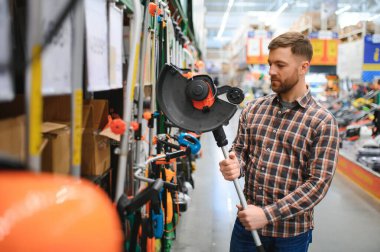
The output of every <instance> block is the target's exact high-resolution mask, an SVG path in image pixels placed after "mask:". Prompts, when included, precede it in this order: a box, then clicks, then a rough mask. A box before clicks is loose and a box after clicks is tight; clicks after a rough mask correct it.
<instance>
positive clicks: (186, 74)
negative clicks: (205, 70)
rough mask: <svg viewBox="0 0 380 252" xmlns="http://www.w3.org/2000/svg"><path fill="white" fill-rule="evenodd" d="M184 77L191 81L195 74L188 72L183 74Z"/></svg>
mask: <svg viewBox="0 0 380 252" xmlns="http://www.w3.org/2000/svg"><path fill="white" fill-rule="evenodd" d="M182 76H183V77H185V78H187V79H190V78H192V77H193V76H194V73H193V72H187V73H184V74H182Z"/></svg>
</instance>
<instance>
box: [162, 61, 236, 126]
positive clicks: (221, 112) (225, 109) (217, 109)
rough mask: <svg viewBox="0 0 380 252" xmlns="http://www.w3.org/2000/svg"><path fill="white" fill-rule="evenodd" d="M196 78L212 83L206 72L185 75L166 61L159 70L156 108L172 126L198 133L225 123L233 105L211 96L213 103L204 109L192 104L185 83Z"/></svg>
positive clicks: (232, 112)
mask: <svg viewBox="0 0 380 252" xmlns="http://www.w3.org/2000/svg"><path fill="white" fill-rule="evenodd" d="M200 79H202V80H204V81H206V82H208V83H210V84H212V86H213V81H212V79H211V78H210V77H209V76H207V75H199V76H195V77H193V78H191V79H187V78H185V77H183V76H182V71H181V69H178V68H176V67H174V66H172V65H168V64H166V65H165V66H164V68H163V69H162V71H161V73H160V76H159V79H158V83H157V85H156V93H157V102H158V105H159V106H160V109H161V110H162V112H163V113H164V114H165V116H166V117H167V118H168V119H169V120H170V121H171V122H172V123H173V124H174V125H175V126H177V127H179V128H182V129H185V130H189V131H193V132H199V133H202V132H208V131H212V130H214V129H216V128H218V127H220V126H222V125H225V124H228V121H229V120H230V119H231V118H232V116H233V115H234V114H235V112H236V110H237V107H236V105H234V104H230V103H228V102H225V101H223V100H220V99H218V97H215V103H214V104H213V106H211V107H210V108H209V110H208V111H201V110H198V109H196V108H194V107H193V104H192V101H191V99H189V98H188V97H187V95H186V87H187V85H189V84H190V83H191V82H192V81H195V80H200ZM213 92H214V93H215V92H216V91H215V90H213Z"/></svg>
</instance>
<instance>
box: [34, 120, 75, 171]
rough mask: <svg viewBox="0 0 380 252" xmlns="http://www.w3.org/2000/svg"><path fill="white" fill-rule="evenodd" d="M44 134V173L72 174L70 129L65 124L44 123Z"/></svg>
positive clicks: (42, 158) (42, 162) (42, 159)
mask: <svg viewBox="0 0 380 252" xmlns="http://www.w3.org/2000/svg"><path fill="white" fill-rule="evenodd" d="M42 133H43V137H44V140H45V141H46V144H45V146H44V147H43V149H42V154H41V165H42V171H46V172H53V173H60V174H69V173H70V128H69V127H68V126H67V125H65V124H57V123H50V122H44V123H43V124H42Z"/></svg>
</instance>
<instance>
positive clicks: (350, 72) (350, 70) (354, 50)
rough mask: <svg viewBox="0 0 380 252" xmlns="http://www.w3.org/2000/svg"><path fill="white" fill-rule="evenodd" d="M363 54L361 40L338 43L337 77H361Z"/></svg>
mask: <svg viewBox="0 0 380 252" xmlns="http://www.w3.org/2000/svg"><path fill="white" fill-rule="evenodd" d="M363 54H364V41H363V40H356V41H352V42H347V43H340V44H339V46H338V64H337V68H336V70H337V74H338V75H339V78H341V79H344V78H350V79H355V80H359V79H361V75H362V65H363Z"/></svg>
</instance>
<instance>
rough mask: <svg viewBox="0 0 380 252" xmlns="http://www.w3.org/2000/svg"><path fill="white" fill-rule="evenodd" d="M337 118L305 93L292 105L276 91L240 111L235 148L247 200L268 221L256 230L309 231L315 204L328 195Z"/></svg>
mask: <svg viewBox="0 0 380 252" xmlns="http://www.w3.org/2000/svg"><path fill="white" fill-rule="evenodd" d="M338 149H339V144H338V127H337V123H336V121H335V118H334V117H333V116H332V115H331V114H330V113H329V112H328V111H327V110H326V109H324V108H323V107H321V106H320V105H319V104H318V103H317V102H316V101H315V100H314V99H313V97H312V96H311V94H310V91H308V92H307V93H306V94H305V95H304V96H303V97H300V98H299V99H297V100H296V106H295V107H293V108H292V109H286V108H283V107H282V105H281V103H280V99H279V97H278V96H277V95H276V94H272V95H269V96H266V97H262V98H259V99H257V100H255V101H253V102H252V103H250V104H249V105H247V107H246V108H245V109H244V110H243V111H242V114H241V116H240V121H239V128H238V133H237V136H236V138H235V140H234V143H233V146H232V150H234V151H235V153H236V155H237V157H238V159H239V161H240V164H241V167H242V176H244V177H245V186H244V194H245V197H246V199H247V203H248V204H253V205H255V206H259V207H262V208H263V210H264V212H265V215H266V217H267V219H268V221H269V224H268V225H266V226H265V227H264V228H262V229H261V230H258V232H259V233H260V234H261V235H264V236H271V237H293V236H296V235H299V234H301V233H304V232H306V231H308V230H309V229H313V227H314V222H313V208H314V206H315V205H316V204H318V202H319V201H320V200H322V198H323V197H324V196H325V195H326V193H327V190H328V188H329V186H330V183H331V181H332V178H333V175H334V172H335V167H336V163H337V158H338Z"/></svg>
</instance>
